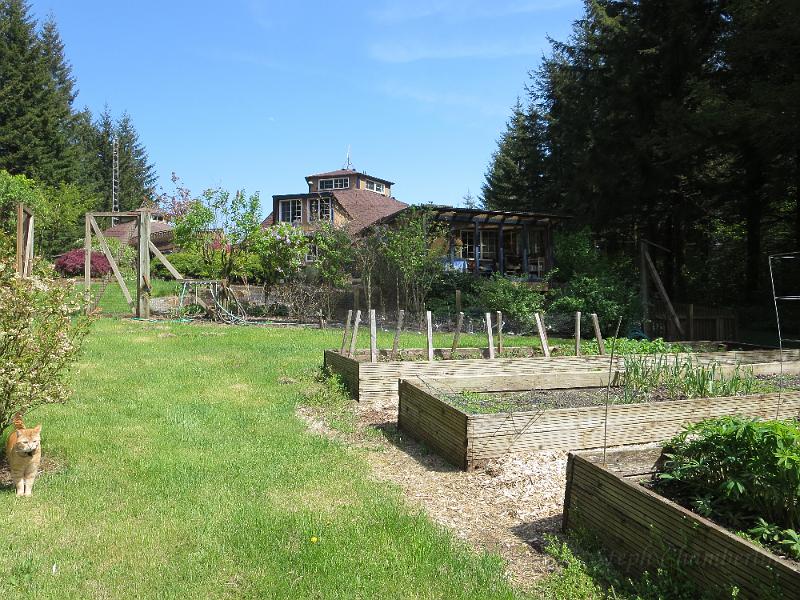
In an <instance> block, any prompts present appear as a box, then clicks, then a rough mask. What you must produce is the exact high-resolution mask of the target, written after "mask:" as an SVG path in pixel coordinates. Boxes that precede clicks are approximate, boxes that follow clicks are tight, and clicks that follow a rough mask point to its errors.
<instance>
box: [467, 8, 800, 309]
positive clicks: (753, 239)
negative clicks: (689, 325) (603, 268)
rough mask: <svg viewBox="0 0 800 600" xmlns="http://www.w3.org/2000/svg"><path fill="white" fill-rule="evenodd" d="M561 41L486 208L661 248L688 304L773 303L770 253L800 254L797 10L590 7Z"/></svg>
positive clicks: (507, 149) (671, 282)
mask: <svg viewBox="0 0 800 600" xmlns="http://www.w3.org/2000/svg"><path fill="white" fill-rule="evenodd" d="M550 46H551V47H550V51H549V53H548V55H547V56H545V57H544V59H543V61H542V63H541V66H540V67H539V68H538V69H537V70H535V71H533V72H532V73H531V74H530V80H529V82H528V85H527V97H526V98H525V99H524V101H518V102H517V104H516V105H515V106H514V107H513V109H512V113H511V117H510V119H509V121H508V123H507V127H506V130H505V131H504V133H503V134H502V136H501V138H500V139H499V141H498V147H497V150H496V152H495V153H494V155H493V156H492V160H491V162H490V165H489V168H488V170H487V173H486V178H485V183H484V185H483V190H482V200H483V202H484V204H485V205H486V206H487V207H490V208H494V209H518V210H547V211H555V212H563V213H565V214H569V215H572V216H573V219H572V221H571V223H572V225H573V226H574V227H576V228H581V227H589V228H591V231H592V233H593V235H594V236H595V239H596V240H597V242H598V244H600V245H602V246H603V247H604V248H605V250H607V251H608V252H609V254H610V255H617V256H623V257H627V258H628V259H630V258H631V257H634V256H635V254H634V253H635V251H636V249H637V243H638V242H639V241H640V240H641V239H646V240H649V241H652V242H655V243H657V244H658V245H660V246H663V247H664V248H665V249H666V250H668V252H665V251H661V250H659V251H657V252H656V254H657V258H658V264H659V269H660V271H661V272H662V276H663V278H664V280H665V282H666V285H667V287H668V290H669V292H670V293H671V294H672V295H673V296H674V297H675V298H677V299H679V300H681V299H685V300H694V301H703V302H718V303H728V304H730V303H732V302H734V303H742V304H744V303H745V302H753V301H759V300H762V301H763V299H764V298H765V297H766V290H767V289H768V287H769V281H768V278H767V269H766V267H767V260H766V255H767V254H768V253H772V252H785V251H788V250H795V249H798V248H800V164H799V163H800V135H798V134H799V133H800V132H799V131H798V128H800V115H799V114H798V111H799V110H800V108H799V107H800V104H798V102H797V99H798V97H800V77H798V73H800V3H798V2H796V1H795V0H770V1H765V2H752V1H751V0H704V1H702V2H698V1H697V0H586V2H585V7H584V13H583V15H582V17H581V18H580V19H578V20H577V21H576V22H575V23H574V24H573V28H572V32H571V35H570V36H569V39H567V40H566V41H556V40H550Z"/></svg>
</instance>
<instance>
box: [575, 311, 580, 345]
mask: <svg viewBox="0 0 800 600" xmlns="http://www.w3.org/2000/svg"><path fill="white" fill-rule="evenodd" d="M580 355H581V311H578V312H576V313H575V356H580Z"/></svg>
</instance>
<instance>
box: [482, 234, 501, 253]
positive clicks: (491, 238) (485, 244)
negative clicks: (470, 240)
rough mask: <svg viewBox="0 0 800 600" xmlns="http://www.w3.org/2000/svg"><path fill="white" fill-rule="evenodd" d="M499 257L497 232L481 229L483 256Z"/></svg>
mask: <svg viewBox="0 0 800 600" xmlns="http://www.w3.org/2000/svg"><path fill="white" fill-rule="evenodd" d="M495 257H497V232H496V231H481V258H495Z"/></svg>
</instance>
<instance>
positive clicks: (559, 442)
mask: <svg viewBox="0 0 800 600" xmlns="http://www.w3.org/2000/svg"><path fill="white" fill-rule="evenodd" d="M551 360H558V359H551ZM788 364H789V365H791V366H792V368H798V367H800V364H797V363H788ZM784 366H785V367H786V364H785V365H784ZM612 377H614V379H616V378H617V377H618V373H615V374H614V375H612ZM607 382H608V371H600V370H595V371H590V370H589V371H587V370H584V371H573V372H566V371H565V372H562V373H556V374H553V373H552V372H550V373H548V372H540V373H538V374H537V373H534V374H528V375H521V376H520V375H517V376H504V377H467V378H464V377H461V378H446V379H433V378H431V379H420V378H416V379H403V380H401V381H400V385H399V396H400V402H399V410H398V426H399V428H400V429H402V430H404V431H405V432H407V433H408V434H409V435H411V436H412V437H414V438H416V439H418V440H420V441H422V442H424V443H425V444H427V445H428V446H430V447H431V448H432V449H434V450H435V451H436V452H438V453H439V454H441V455H442V456H443V457H445V458H446V459H447V460H448V461H450V462H451V463H453V464H454V465H456V466H458V467H461V468H463V469H474V468H476V467H479V466H481V465H482V464H484V463H485V462H486V461H488V460H490V459H493V458H499V457H502V456H505V455H507V454H513V453H519V452H527V451H533V450H580V449H589V448H599V447H602V446H603V445H604V443H605V444H606V445H608V446H622V445H626V444H644V443H650V442H660V441H663V440H665V439H667V438H669V437H670V436H672V435H674V434H676V433H678V432H679V431H680V430H681V428H682V427H683V426H684V425H686V424H687V423H694V422H697V421H701V420H703V419H707V418H711V417H715V416H721V415H733V414H741V415H746V416H751V417H770V418H772V417H775V413H776V409H777V407H778V405H779V394H778V393H762V394H750V395H743V396H728V397H716V398H692V399H686V400H669V399H663V398H653V399H652V400H657V401H650V402H637V403H632V404H611V405H609V407H608V410H607V411H606V407H605V405H604V400H605V397H604V393H603V391H600V390H595V391H594V392H591V391H587V390H586V389H584V390H583V391H581V392H577V391H575V390H570V388H597V387H598V386H602V385H606V384H607ZM613 383H615V382H614V381H612V384H613ZM543 389H546V390H556V389H560V390H563V391H562V392H559V394H558V396H559V397H560V398H562V399H568V398H570V396H572V397H573V400H572V403H571V404H569V405H568V406H569V407H567V408H552V407H551V405H548V404H547V403H542V404H539V405H537V406H536V407H535V408H532V409H531V410H516V409H514V408H513V407H512V408H511V409H508V408H505V407H504V406H503V401H502V400H501V401H500V403H499V404H500V406H501V411H500V412H498V411H497V410H486V409H484V410H483V412H478V410H480V409H481V406H480V396H479V394H480V393H482V392H483V393H486V392H490V393H495V394H497V393H505V392H515V391H516V392H519V391H522V390H543ZM567 390H569V391H567ZM464 392H467V394H464ZM587 393H588V394H593V395H594V397H595V398H597V400H596V401H595V403H597V402H600V403H601V404H603V405H599V406H591V405H589V406H586V405H585V402H584V401H583V400H582V399H580V394H587ZM540 395H542V396H544V397H547V396H548V395H549V396H551V397H553V396H554V395H555V394H554V393H553V392H548V393H545V394H540ZM476 397H477V399H476ZM575 398H578V399H577V401H576V400H575ZM462 399H463V400H462ZM470 401H472V402H474V403H475V404H474V405H473V406H469V405H467V406H464V405H463V403H469V402H470ZM562 404H563V402H562ZM798 411H800V392H798V391H785V392H783V393H782V394H781V395H780V416H781V418H788V417H792V416H795V415H797V414H798Z"/></svg>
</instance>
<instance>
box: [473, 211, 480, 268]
mask: <svg viewBox="0 0 800 600" xmlns="http://www.w3.org/2000/svg"><path fill="white" fill-rule="evenodd" d="M473 231H474V232H475V267H474V268H473V269H472V271H473V272H474V273H475V275H477V274H478V273H480V272H481V266H480V265H481V230H480V227H479V226H478V222H477V221H475V228H474V229H473Z"/></svg>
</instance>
